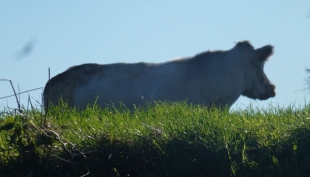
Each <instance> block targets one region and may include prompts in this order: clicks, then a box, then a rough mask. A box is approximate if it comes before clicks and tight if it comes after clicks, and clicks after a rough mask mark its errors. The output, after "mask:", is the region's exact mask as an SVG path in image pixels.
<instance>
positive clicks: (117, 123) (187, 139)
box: [0, 102, 310, 176]
mask: <svg viewBox="0 0 310 177" xmlns="http://www.w3.org/2000/svg"><path fill="white" fill-rule="evenodd" d="M45 119H46V120H45ZM0 125H1V127H0V130H1V132H0V174H2V176H10V175H16V176H18V175H29V174H30V173H32V174H33V175H35V176H43V175H48V176H82V175H89V176H308V175H310V168H309V167H310V150H309V149H310V107H309V106H305V107H304V108H300V109H295V108H293V107H287V108H279V107H278V108H269V109H264V110H259V109H254V108H251V107H249V108H248V109H246V110H237V111H236V110H234V111H228V110H227V109H226V110H218V109H216V108H211V109H207V108H205V107H202V106H196V105H189V104H186V103H185V102H180V103H166V102H159V103H154V104H152V105H148V106H147V107H146V108H135V109H134V110H128V109H126V108H125V107H124V106H121V105H120V106H118V107H115V106H112V107H108V108H104V109H100V108H98V107H96V106H93V107H88V108H87V109H86V110H83V111H81V110H77V109H70V108H68V107H67V105H66V104H61V105H59V106H57V107H52V108H51V109H50V111H49V113H48V114H47V115H43V114H42V113H41V112H40V111H37V110H31V111H28V112H24V113H23V115H17V114H5V116H4V118H2V119H0Z"/></svg>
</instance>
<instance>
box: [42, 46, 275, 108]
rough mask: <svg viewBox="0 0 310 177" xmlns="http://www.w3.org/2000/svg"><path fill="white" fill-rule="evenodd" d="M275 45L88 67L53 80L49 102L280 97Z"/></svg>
mask: <svg viewBox="0 0 310 177" xmlns="http://www.w3.org/2000/svg"><path fill="white" fill-rule="evenodd" d="M272 50H273V47H272V46H271V45H266V46H264V47H262V48H258V49H254V47H253V46H252V45H251V44H250V43H249V42H248V41H242V42H238V43H237V44H236V46H234V47H233V48H232V49H231V50H228V51H213V52H209V51H207V52H204V53H201V54H198V55H196V56H194V57H191V58H184V59H178V60H173V61H168V62H165V63H159V64H153V63H135V64H125V63H116V64H107V65H99V64H83V65H79V66H73V67H71V68H69V69H68V70H66V71H65V72H63V73H61V74H58V75H57V76H55V77H53V78H52V79H51V80H49V81H48V83H47V84H46V86H45V89H44V104H45V107H46V106H47V103H48V102H51V103H53V104H56V103H58V101H59V99H60V98H62V99H63V100H64V101H65V102H67V103H68V104H69V106H72V107H77V108H85V107H87V105H88V104H90V105H92V104H94V103H95V101H96V103H97V104H98V105H99V106H101V107H104V106H106V105H107V104H111V103H117V104H118V103H119V102H122V103H123V104H124V105H125V106H127V107H128V108H133V105H136V106H141V105H143V104H145V101H157V100H160V101H182V100H187V102H188V103H193V104H201V105H205V106H211V105H215V106H219V107H223V106H231V105H232V104H233V103H234V102H235V101H236V100H237V99H238V97H239V96H240V95H244V96H247V97H249V98H253V99H260V100H265V99H268V98H270V97H274V96H275V86H274V85H273V84H272V83H271V82H270V81H269V80H268V78H267V77H266V75H265V73H264V71H263V68H264V63H265V61H266V60H267V59H268V57H269V56H270V55H272Z"/></svg>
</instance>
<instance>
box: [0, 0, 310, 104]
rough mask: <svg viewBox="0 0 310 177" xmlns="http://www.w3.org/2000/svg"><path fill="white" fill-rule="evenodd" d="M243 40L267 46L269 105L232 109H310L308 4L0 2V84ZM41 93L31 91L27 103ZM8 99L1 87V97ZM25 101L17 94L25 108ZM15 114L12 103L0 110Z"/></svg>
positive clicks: (29, 85)
mask: <svg viewBox="0 0 310 177" xmlns="http://www.w3.org/2000/svg"><path fill="white" fill-rule="evenodd" d="M242 40H249V41H250V42H251V43H252V45H253V46H254V47H255V48H258V47H261V46H264V45H267V44H271V45H273V46H274V47H275V51H274V55H273V56H272V57H271V58H270V60H269V61H268V62H267V63H266V65H265V72H266V74H267V76H268V77H269V79H270V80H271V81H272V82H273V83H274V84H275V85H276V86H277V95H276V97H275V98H272V99H269V100H267V101H254V100H250V99H249V98H246V97H240V98H239V99H238V100H237V102H236V104H235V105H234V107H244V106H247V105H249V104H250V103H252V104H253V105H255V106H259V107H261V106H264V107H268V105H270V104H273V105H275V106H278V105H279V106H284V107H285V106H288V105H292V104H295V105H296V106H300V105H304V103H305V101H306V102H308V103H309V102H310V98H309V94H308V92H307V91H303V89H304V88H306V82H305V79H306V77H307V76H308V75H307V74H306V72H305V69H306V68H307V67H309V68H310V2H309V1H308V0H300V1H279V0H278V1H245V0H242V1H202V0H197V1H191V2H190V1H175V0H170V1H141V0H137V1H126V2H120V1H118V2H116V1H76V0H74V1H70V0H68V1H56V0H55V1H39V0H34V1H22V0H16V1H0V51H1V52H0V59H1V64H0V79H11V80H12V81H13V84H14V86H15V88H16V89H17V90H18V87H19V89H20V91H25V90H30V89H34V88H38V87H44V85H45V83H46V81H47V79H48V67H50V68H51V76H55V75H57V74H58V73H60V72H63V71H64V70H66V69H67V68H69V67H70V66H73V65H78V64H82V63H101V64H107V63H115V62H127V63H133V62H140V61H145V62H154V63H158V62H163V61H167V60H171V59H173V58H176V57H188V56H193V55H195V54H197V53H201V52H203V51H206V50H228V49H231V48H232V47H233V46H234V45H235V42H238V41H242ZM41 93H42V90H36V91H33V92H30V93H29V95H30V97H31V99H32V101H33V102H35V101H34V100H38V101H39V102H40V100H41ZM11 94H13V92H12V89H11V86H10V84H9V83H8V82H4V81H1V82H0V97H3V96H7V95H11ZM27 98H28V94H23V95H21V97H20V99H21V102H22V104H24V105H25V106H26V105H27ZM1 106H9V107H11V108H14V107H16V102H15V99H14V97H11V98H6V99H0V107H1Z"/></svg>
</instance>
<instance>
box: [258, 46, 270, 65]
mask: <svg viewBox="0 0 310 177" xmlns="http://www.w3.org/2000/svg"><path fill="white" fill-rule="evenodd" d="M272 53H273V46H271V45H266V46H264V47H262V48H259V49H256V56H257V59H258V60H261V61H266V60H267V59H268V58H269V57H270V56H271V55H272Z"/></svg>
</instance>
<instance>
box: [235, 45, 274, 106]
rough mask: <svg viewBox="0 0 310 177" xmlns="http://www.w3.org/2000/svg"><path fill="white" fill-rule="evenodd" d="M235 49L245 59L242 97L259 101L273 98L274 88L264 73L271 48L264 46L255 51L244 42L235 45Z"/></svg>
mask: <svg viewBox="0 0 310 177" xmlns="http://www.w3.org/2000/svg"><path fill="white" fill-rule="evenodd" d="M235 49H236V50H238V51H239V50H240V54H241V55H243V56H242V57H245V58H244V59H245V62H244V63H245V65H244V70H245V73H244V90H243V92H242V95H244V96H247V97H249V98H253V99H260V100H266V99H268V98H270V97H274V96H275V95H276V92H275V88H276V87H275V85H273V84H272V83H271V82H270V81H269V80H268V78H267V76H266V74H265V73H264V64H265V62H266V61H267V59H268V57H269V56H271V55H272V52H273V47H272V46H271V45H266V46H264V47H262V48H259V49H256V50H255V49H254V47H253V46H252V45H251V44H250V43H249V42H248V41H244V42H239V43H237V45H236V47H235Z"/></svg>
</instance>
